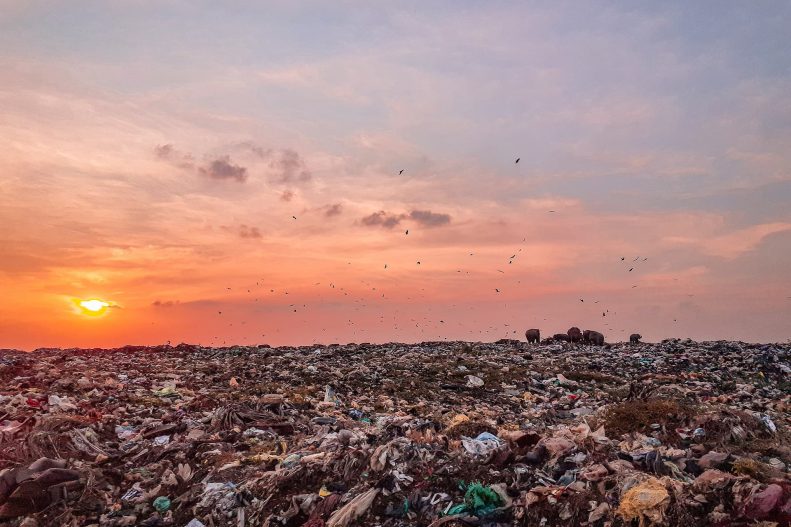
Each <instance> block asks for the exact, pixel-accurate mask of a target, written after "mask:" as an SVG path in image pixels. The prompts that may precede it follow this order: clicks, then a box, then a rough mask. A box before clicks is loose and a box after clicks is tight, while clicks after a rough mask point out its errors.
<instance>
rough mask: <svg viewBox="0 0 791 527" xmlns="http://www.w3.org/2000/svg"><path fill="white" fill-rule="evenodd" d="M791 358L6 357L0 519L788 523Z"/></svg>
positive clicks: (286, 352)
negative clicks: (790, 361)
mask: <svg viewBox="0 0 791 527" xmlns="http://www.w3.org/2000/svg"><path fill="white" fill-rule="evenodd" d="M790 351H791V345H789V344H769V345H759V344H745V343H738V342H700V343H699V342H692V341H689V340H686V341H681V340H666V341H663V342H661V343H657V344H643V343H621V344H613V345H611V346H609V348H602V347H599V346H591V345H586V344H581V343H579V344H573V343H565V342H557V343H553V344H537V343H534V344H527V343H525V342H519V341H512V340H503V341H498V342H496V343H463V342H424V343H421V344H383V345H372V344H348V345H330V346H305V347H297V348H293V347H282V348H270V347H268V346H258V347H228V348H204V347H198V346H191V345H185V344H182V345H179V346H175V347H170V346H159V347H125V348H119V349H113V350H85V349H69V350H60V349H42V350H37V351H35V352H32V353H22V352H13V351H7V350H6V351H2V352H0V524H2V525H10V526H25V527H35V526H42V527H43V526H49V525H53V526H54V525H57V526H133V525H141V526H171V525H172V526H188V527H201V526H206V527H210V526H214V527H219V526H231V525H233V526H237V527H238V526H244V525H251V526H259V525H261V526H267V527H275V526H302V527H346V526H350V525H379V526H406V525H410V526H415V525H419V526H431V527H438V526H440V525H444V526H448V527H451V526H462V525H478V526H506V525H507V526H511V525H531V526H534V525H535V526H556V525H557V526H560V525H563V526H568V525H586V526H626V525H640V526H648V525H715V526H726V525H728V526H739V525H762V526H765V527H768V526H771V525H789V523H790V522H791V479H790V478H789V472H788V468H789V464H791V442H790V441H789V440H790V439H791V435H790V434H789V430H791V422H790V421H791V412H789V400H790V399H791V398H790V397H789V393H791V375H789V373H791V368H790V367H789V360H790V359H791V353H789V352H790Z"/></svg>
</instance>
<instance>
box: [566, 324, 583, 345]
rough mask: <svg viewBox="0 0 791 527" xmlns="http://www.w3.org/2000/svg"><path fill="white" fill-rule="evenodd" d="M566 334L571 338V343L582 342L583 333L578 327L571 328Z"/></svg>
mask: <svg viewBox="0 0 791 527" xmlns="http://www.w3.org/2000/svg"><path fill="white" fill-rule="evenodd" d="M566 333H567V334H568V336H569V342H579V341H581V340H582V331H580V328H578V327H576V326H574V327H573V328H570V329H569V330H568V331H567V332H566Z"/></svg>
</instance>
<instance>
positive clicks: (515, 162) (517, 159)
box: [514, 157, 522, 164]
mask: <svg viewBox="0 0 791 527" xmlns="http://www.w3.org/2000/svg"><path fill="white" fill-rule="evenodd" d="M520 159H522V158H521V157H517V158H516V161H514V164H517V163H518V162H519V160H520Z"/></svg>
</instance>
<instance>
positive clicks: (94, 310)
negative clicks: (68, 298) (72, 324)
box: [74, 298, 110, 316]
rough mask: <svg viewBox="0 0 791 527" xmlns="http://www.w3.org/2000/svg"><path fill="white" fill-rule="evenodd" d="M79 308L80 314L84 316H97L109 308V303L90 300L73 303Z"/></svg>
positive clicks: (94, 299)
mask: <svg viewBox="0 0 791 527" xmlns="http://www.w3.org/2000/svg"><path fill="white" fill-rule="evenodd" d="M74 303H75V304H76V305H77V307H79V308H80V312H81V313H82V314H84V315H89V316H99V315H103V314H104V313H105V312H106V311H107V308H108V307H110V303H109V302H105V301H104V300H99V299H96V298H91V299H89V300H76V301H75V302H74Z"/></svg>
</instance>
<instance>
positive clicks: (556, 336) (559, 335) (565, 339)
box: [552, 333, 571, 342]
mask: <svg viewBox="0 0 791 527" xmlns="http://www.w3.org/2000/svg"><path fill="white" fill-rule="evenodd" d="M552 339H553V340H557V341H560V342H569V341H570V340H571V339H569V336H568V335H566V334H565V333H555V334H554V335H552Z"/></svg>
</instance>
